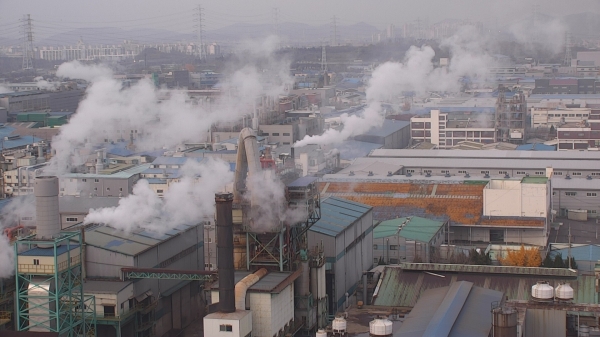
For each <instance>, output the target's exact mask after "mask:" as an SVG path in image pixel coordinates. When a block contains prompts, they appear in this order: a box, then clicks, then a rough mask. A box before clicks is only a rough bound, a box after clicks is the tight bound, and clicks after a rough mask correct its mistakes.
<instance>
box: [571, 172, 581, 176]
mask: <svg viewBox="0 0 600 337" xmlns="http://www.w3.org/2000/svg"><path fill="white" fill-rule="evenodd" d="M571 175H574V176H580V175H581V172H573V173H571Z"/></svg>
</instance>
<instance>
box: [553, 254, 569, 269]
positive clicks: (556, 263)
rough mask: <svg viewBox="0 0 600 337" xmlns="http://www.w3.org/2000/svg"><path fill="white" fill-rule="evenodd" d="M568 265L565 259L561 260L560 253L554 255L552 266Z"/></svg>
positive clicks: (561, 266)
mask: <svg viewBox="0 0 600 337" xmlns="http://www.w3.org/2000/svg"><path fill="white" fill-rule="evenodd" d="M567 266H568V265H565V261H563V258H562V254H560V253H558V254H556V255H554V268H566V267H567Z"/></svg>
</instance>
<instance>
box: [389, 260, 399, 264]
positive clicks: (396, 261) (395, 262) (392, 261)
mask: <svg viewBox="0 0 600 337" xmlns="http://www.w3.org/2000/svg"><path fill="white" fill-rule="evenodd" d="M390 264H398V259H390Z"/></svg>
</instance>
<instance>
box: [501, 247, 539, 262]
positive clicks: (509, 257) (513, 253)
mask: <svg viewBox="0 0 600 337" xmlns="http://www.w3.org/2000/svg"><path fill="white" fill-rule="evenodd" d="M498 261H500V264H502V265H503V266H517V267H539V266H541V265H542V256H541V255H540V250H539V248H537V247H532V248H528V249H525V246H524V245H521V248H520V249H519V250H512V249H509V250H507V251H506V257H502V256H500V257H499V258H498Z"/></svg>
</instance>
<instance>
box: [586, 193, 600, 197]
mask: <svg viewBox="0 0 600 337" xmlns="http://www.w3.org/2000/svg"><path fill="white" fill-rule="evenodd" d="M587 196H588V197H596V196H598V195H597V194H596V192H587Z"/></svg>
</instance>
